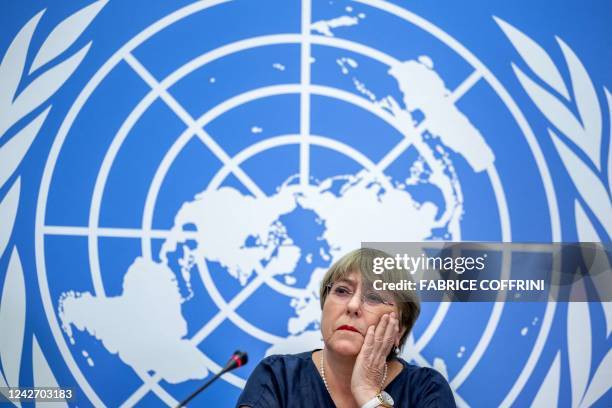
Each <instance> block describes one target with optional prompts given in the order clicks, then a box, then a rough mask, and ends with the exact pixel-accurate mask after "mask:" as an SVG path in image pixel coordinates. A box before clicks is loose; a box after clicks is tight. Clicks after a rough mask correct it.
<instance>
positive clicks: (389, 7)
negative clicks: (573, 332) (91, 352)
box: [37, 1, 559, 400]
mask: <svg viewBox="0 0 612 408" xmlns="http://www.w3.org/2000/svg"><path fill="white" fill-rule="evenodd" d="M219 3H222V2H210V1H205V2H200V3H197V4H195V5H191V6H188V7H186V8H184V9H181V10H178V11H177V12H175V13H173V14H172V15H170V16H167V17H166V18H164V19H162V20H160V21H158V22H157V23H155V24H153V25H152V26H151V27H153V26H158V27H157V29H158V30H159V29H161V28H160V27H161V25H163V24H160V23H162V22H166V23H167V24H171V22H172V20H173V18H170V17H174V19H175V20H178V19H180V18H183V17H185V16H186V15H188V14H190V13H188V12H195V11H198V10H200V9H204V8H207V7H211V6H212V5H216V4H219ZM363 3H364V4H369V5H372V6H374V7H378V8H380V9H386V11H389V10H392V9H394V8H395V9H399V11H401V13H404V14H406V15H409V16H410V17H411V18H413V19H416V20H418V19H420V18H419V17H418V16H414V15H411V14H409V12H407V11H405V10H403V9H400V8H398V7H396V6H393V5H390V4H388V3H384V2H370V1H363ZM303 6H304V7H303V8H304V9H307V11H308V14H307V13H303V16H305V15H308V16H309V13H310V9H309V7H310V4H309V2H303ZM395 11H398V10H395ZM180 12H183V13H185V14H184V15H182V16H180V15H179V14H181V13H180ZM390 12H391V13H393V12H392V11H390ZM177 13H179V14H177ZM393 14H396V13H393ZM404 18H405V16H404ZM405 19H406V20H408V21H411V20H410V18H405ZM423 21H424V20H423ZM423 21H421V23H423ZM411 22H413V23H414V21H411ZM167 24H166V25H167ZM415 24H416V23H415ZM424 24H425V25H429V23H427V22H425V23H424ZM417 25H419V24H417ZM151 27H150V28H151ZM303 27H307V28H308V30H309V27H310V24H308V25H305V24H304V23H303ZM162 28H163V27H162ZM436 29H437V28H436ZM437 30H439V29H437ZM146 31H148V30H145V31H144V32H143V33H141V35H142V34H144V33H145V32H146ZM151 31H153V30H151ZM428 31H429V30H428ZM440 31H441V30H440ZM430 32H431V31H430ZM141 35H139V36H141ZM434 35H435V34H434ZM445 35H446V34H445ZM139 36H137V37H135V38H134V39H133V40H132V41H130V42H129V43H128V44H126V46H124V47H123V48H122V49H121V50H119V51H118V53H117V54H119V53H120V52H121V51H124V50H125V49H126V47H127V46H128V45H130V44H131V43H135V41H134V40H136V39H137V38H138V37H139ZM308 39H313V38H312V37H311V36H310V35H305V36H304V40H306V41H307V40H308ZM451 48H452V47H451ZM460 48H461V49H462V47H460ZM308 49H309V44H308ZM455 51H456V50H455ZM304 52H305V51H304V48H303V49H302V53H303V54H302V55H304ZM117 54H116V55H117ZM462 56H463V57H464V58H465V56H464V55H462ZM113 59H116V58H111V60H113ZM111 60H109V63H110V62H111ZM466 60H468V62H470V61H469V59H466ZM476 61H477V60H476ZM109 66H110V65H108V63H107V64H105V66H104V67H103V69H101V70H100V71H99V72H98V74H96V76H95V77H94V78H93V79H92V81H91V82H90V84H88V87H89V86H90V85H91V84H92V83H93V82H95V81H94V80H95V79H96V77H103V76H104V75H105V74H104V75H100V73H101V72H103V71H104V68H105V67H107V68H108V67H109ZM110 67H111V68H112V66H110ZM487 73H488V71H486V72H485V74H487ZM489 75H490V76H492V75H491V74H490V73H489ZM485 77H486V75H485ZM306 79H309V73H308V77H307V76H306V74H304V73H302V81H303V82H304V81H305V80H306ZM493 79H494V77H493ZM489 82H490V81H489ZM94 88H95V86H94ZM502 89H503V88H502ZM86 90H87V87H86V88H85V89H84V90H83V92H82V94H81V95H80V96H79V98H78V99H77V102H79V100H81V99H82V96H83V95H85V91H86ZM496 91H497V90H496ZM306 93H307V92H302V93H301V98H305V97H304V95H305V94H306ZM499 94H500V93H499V92H498V95H499ZM500 96H502V95H500ZM506 96H507V97H508V98H509V95H507V93H506ZM85 99H86V98H85ZM306 99H308V98H306ZM502 99H503V97H502ZM510 101H511V99H510ZM77 102H75V105H74V106H73V109H71V112H70V113H69V115H68V116H67V118H66V121H65V122H64V124H63V125H62V128H61V129H60V134H62V133H63V134H64V137H65V134H66V133H67V127H66V124H67V123H69V122H71V120H72V119H70V118H69V117H70V116H71V115H70V114H72V115H73V116H74V115H75V113H78V110H77V112H75V109H74V107H75V106H77V105H78V103H77ZM504 102H506V101H504ZM506 105H508V104H507V103H506ZM512 105H513V106H511V107H510V110H511V111H512V110H513V109H515V110H516V112H518V114H519V115H518V116H519V118H518V119H517V121H518V122H519V126H521V123H520V122H524V123H522V125H523V126H521V128H522V129H523V131H524V127H526V128H527V129H528V126H527V123H526V121H524V118H523V117H522V115H521V114H520V111H518V107H516V105H515V104H513V103H512ZM301 106H302V112H303V111H306V110H307V109H306V108H305V107H304V105H301ZM514 113H515V112H513V116H515V119H516V118H517V115H514ZM301 123H302V124H301V129H302V132H303V135H307V134H308V133H309V132H306V130H308V129H307V125H306V124H304V121H301ZM68 127H69V126H68ZM524 133H525V132H524ZM529 136H531V137H532V138H533V135H532V134H531V132H530V131H529V132H527V134H526V137H527V139H528V141H530V137H529ZM59 139H61V138H60V137H58V139H57V140H56V144H54V147H53V149H52V151H54V152H55V153H57V150H58V149H59V147H61V144H60V145H58V144H57V141H58V140H59ZM533 141H535V139H534V138H533ZM304 142H306V141H304ZM307 145H308V143H302V147H301V152H302V155H306V154H307V149H306V147H305V146H307ZM536 145H537V144H536ZM530 147H532V151H533V150H534V149H533V146H531V143H530ZM534 156H535V157H536V162H538V161H539V160H540V159H541V160H542V163H543V164H544V169H545V170H544V171H543V170H542V167H541V166H540V163H539V162H538V167H539V169H540V171H541V172H542V171H543V172H544V173H545V174H542V177H543V178H550V176H549V174H548V172H547V170H546V167H545V163H544V162H543V157H542V156H541V152H540V151H539V148H538V149H536V151H534ZM50 162H51V157H50V161H49V162H48V164H49V163H50ZM303 169H304V167H302V171H301V174H307V173H306V172H305V170H303ZM46 174H47V172H45V175H46ZM301 179H302V180H303V177H302V178H301ZM544 185H545V188H547V189H552V183H544ZM43 186H44V188H43ZM46 188H48V185H46V184H45V183H42V184H41V197H44V196H43V195H42V193H43V191H44V190H45V189H46ZM547 198H548V199H549V207H550V209H551V221H552V222H551V225H552V230H553V237H554V236H555V235H558V234H559V225H558V223H556V222H555V221H556V220H555V217H554V213H555V211H556V202H555V201H554V194H553V195H552V199H553V200H552V201H551V200H550V197H549V195H548V191H547ZM44 202H45V201H44V200H39V207H40V203H44ZM41 214H44V212H40V211H37V221H38V220H39V217H40V215H41ZM556 215H557V221H558V214H556ZM90 225H91V224H90ZM37 226H40V224H39V223H38V222H37ZM69 228H72V227H69ZM85 229H86V230H88V232H87V234H89V233H90V232H91V231H92V230H93V231H94V233H96V232H102V233H110V234H111V235H125V234H132V233H133V234H136V235H138V233H140V235H139V236H142V231H138V230H133V231H129V230H128V231H125V234H124V233H123V232H117V231H114V230H113V229H98V228H92V227H91V226H90V227H89V228H85ZM37 231H40V229H39V228H37ZM48 232H50V233H65V232H69V231H67V230H66V231H64V230H62V227H59V226H49V227H44V229H43V234H44V233H48ZM75 232H78V233H77V234H76V235H82V233H81V231H76V230H74V228H73V230H72V231H71V232H69V233H75ZM153 233H155V234H159V235H160V236H161V235H163V232H159V231H156V232H153V231H151V234H153ZM40 236H41V235H40V234H38V233H37V243H38V241H39V240H40ZM37 248H40V245H37ZM37 252H38V249H37ZM38 259H39V257H38V256H37V263H38ZM38 270H39V275H40V271H41V269H40V268H38ZM45 284H46V282H45ZM42 291H43V289H42V285H41V292H42ZM44 298H45V297H44V295H43V300H44ZM548 312H549V310H547V314H548ZM50 321H51V319H50ZM542 327H544V325H543V326H542ZM52 330H53V325H52ZM54 335H55V333H54ZM56 338H57V337H56ZM60 348H61V346H60ZM62 351H63V350H62ZM534 351H535V347H534ZM62 354H65V353H62ZM73 363H74V362H73ZM92 391H93V390H92ZM94 395H95V392H94ZM507 399H508V398H507ZM507 399H506V400H507Z"/></svg>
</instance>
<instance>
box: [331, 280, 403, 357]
mask: <svg viewBox="0 0 612 408" xmlns="http://www.w3.org/2000/svg"><path fill="white" fill-rule="evenodd" d="M333 284H334V287H335V288H340V289H341V290H342V291H341V292H340V293H341V294H343V293H344V289H348V291H350V292H352V293H353V295H352V296H349V295H344V296H343V297H342V298H339V297H338V296H334V294H333V293H331V289H328V294H327V298H326V299H325V303H324V304H323V315H322V317H321V333H322V334H323V341H324V342H325V347H326V348H328V349H331V350H333V351H334V352H336V353H338V354H342V355H347V356H356V355H357V354H359V351H360V350H361V346H362V344H363V340H364V336H365V333H366V331H367V329H368V327H369V326H371V325H374V326H376V325H377V324H378V321H379V320H380V318H381V317H382V316H383V315H384V314H386V313H391V312H395V313H396V316H399V313H398V312H399V310H398V308H397V306H396V305H395V306H391V305H386V304H380V305H378V306H372V305H364V304H362V301H361V298H362V291H363V290H364V288H362V287H361V274H360V273H359V272H351V273H350V274H349V275H348V276H346V277H345V278H343V279H342V280H340V281H337V282H333ZM365 289H366V291H368V292H374V293H375V294H377V295H378V294H381V293H380V292H376V291H374V290H373V289H372V288H365ZM364 306H365V307H364ZM402 333H403V329H402V328H401V327H400V333H399V335H398V338H397V339H395V342H396V343H397V342H399V339H400V337H401V335H402Z"/></svg>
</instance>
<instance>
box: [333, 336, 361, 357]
mask: <svg viewBox="0 0 612 408" xmlns="http://www.w3.org/2000/svg"><path fill="white" fill-rule="evenodd" d="M357 343H363V342H357V341H355V340H351V339H336V340H335V341H334V342H333V344H332V345H330V348H331V349H333V351H334V352H335V353H337V354H340V355H343V356H356V355H358V354H359V352H360V351H361V344H357Z"/></svg>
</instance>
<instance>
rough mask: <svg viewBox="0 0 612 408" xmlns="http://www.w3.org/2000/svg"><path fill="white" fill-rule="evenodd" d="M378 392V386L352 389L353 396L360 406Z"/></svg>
mask: <svg viewBox="0 0 612 408" xmlns="http://www.w3.org/2000/svg"><path fill="white" fill-rule="evenodd" d="M378 393H379V390H378V388H361V389H359V390H354V391H353V397H354V398H355V401H356V402H357V405H359V406H360V407H361V406H362V405H364V404H365V403H366V402H368V401H369V400H371V399H372V398H374V397H375V396H376V395H377V394H378Z"/></svg>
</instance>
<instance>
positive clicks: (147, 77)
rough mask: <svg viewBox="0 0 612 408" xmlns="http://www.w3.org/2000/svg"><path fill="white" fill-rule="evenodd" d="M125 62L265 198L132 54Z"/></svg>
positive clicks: (258, 194)
mask: <svg viewBox="0 0 612 408" xmlns="http://www.w3.org/2000/svg"><path fill="white" fill-rule="evenodd" d="M124 60H125V61H126V62H127V63H128V65H129V66H130V67H131V68H132V69H133V70H134V72H136V74H138V75H139V76H140V77H141V78H142V79H143V81H145V82H146V83H147V85H149V87H150V88H151V89H152V90H153V91H154V92H155V93H156V94H157V95H159V97H160V98H161V99H162V100H163V101H164V102H165V103H166V105H167V106H168V107H169V108H170V109H171V110H172V111H173V112H174V113H175V114H176V116H178V117H179V119H181V120H182V121H183V123H184V124H185V125H187V127H188V128H189V129H190V130H191V131H192V132H193V133H195V134H196V135H197V136H198V137H199V138H200V140H201V141H202V142H203V143H204V144H205V145H206V147H208V148H209V149H210V151H211V152H212V153H213V154H214V155H215V156H216V157H217V158H218V159H219V160H220V161H221V162H222V163H223V165H225V166H228V167H229V169H230V171H231V172H232V173H234V175H235V176H236V177H237V178H238V179H239V180H240V182H242V184H244V186H245V187H246V188H247V189H248V190H249V191H250V192H251V193H252V194H253V195H254V196H255V197H256V198H263V197H265V196H266V195H265V193H264V192H263V191H261V189H260V188H259V186H257V184H255V182H254V181H253V180H252V179H251V178H250V177H249V176H248V175H247V174H246V173H245V172H244V171H243V170H242V169H241V168H240V167H239V166H238V165H237V164H236V163H234V161H233V160H232V159H231V157H230V156H229V155H228V154H227V153H226V152H225V150H223V148H221V146H219V144H217V142H215V140H214V139H213V138H212V137H211V136H210V135H209V134H208V133H207V132H206V131H205V130H204V129H202V128H201V127H198V126H197V122H196V120H195V119H194V118H193V117H192V116H191V115H190V114H189V113H188V112H187V110H186V109H185V108H184V107H183V106H182V105H181V104H180V103H179V102H178V101H177V100H176V99H175V98H174V97H173V96H172V95H170V93H169V92H168V90H167V89H166V88H165V87H163V86H162V85H161V83H160V82H159V81H157V79H155V77H153V75H152V74H151V73H150V72H149V71H148V70H147V69H146V67H145V66H144V65H142V64H141V63H140V61H138V60H137V59H136V57H134V55H133V54H132V53H126V55H125V57H124Z"/></svg>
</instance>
